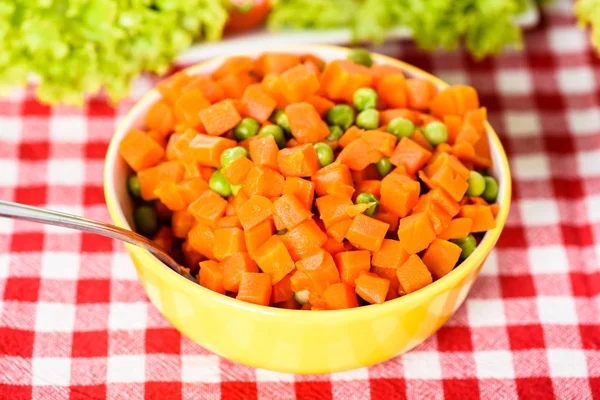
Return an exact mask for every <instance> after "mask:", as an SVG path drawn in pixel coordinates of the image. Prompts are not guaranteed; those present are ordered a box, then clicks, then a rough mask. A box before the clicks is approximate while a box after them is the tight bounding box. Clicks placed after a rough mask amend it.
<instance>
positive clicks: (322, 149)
mask: <svg viewBox="0 0 600 400" xmlns="http://www.w3.org/2000/svg"><path fill="white" fill-rule="evenodd" d="M313 147H314V148H315V150H316V152H317V157H318V158H319V164H321V167H326V166H328V165H329V164H331V163H332V162H333V150H331V147H329V145H328V144H327V143H323V142H321V143H315V144H314V145H313Z"/></svg>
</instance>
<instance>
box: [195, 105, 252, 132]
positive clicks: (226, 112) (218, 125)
mask: <svg viewBox="0 0 600 400" xmlns="http://www.w3.org/2000/svg"><path fill="white" fill-rule="evenodd" d="M199 115H200V120H201V121H202V125H204V128H205V129H206V133H208V134H209V135H211V136H219V135H222V134H224V133H225V132H227V131H228V130H230V129H233V128H234V127H235V126H236V125H237V124H238V122H240V121H241V119H242V117H241V116H240V114H239V112H238V111H237V110H236V108H235V106H234V104H233V101H232V100H231V99H227V100H222V101H220V102H218V103H215V104H213V105H212V106H210V107H207V108H204V109H202V110H201V111H200V114H199Z"/></svg>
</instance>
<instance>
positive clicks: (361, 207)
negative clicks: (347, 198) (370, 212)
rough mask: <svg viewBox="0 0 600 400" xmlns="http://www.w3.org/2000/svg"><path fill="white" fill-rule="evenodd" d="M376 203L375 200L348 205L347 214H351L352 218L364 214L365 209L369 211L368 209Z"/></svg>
mask: <svg viewBox="0 0 600 400" xmlns="http://www.w3.org/2000/svg"><path fill="white" fill-rule="evenodd" d="M374 204H375V203H374V202H373V203H359V204H353V205H351V206H348V207H346V215H347V216H349V217H350V218H354V217H356V216H357V215H359V214H362V213H364V212H365V211H367V209H368V208H369V207H371V206H372V205H374Z"/></svg>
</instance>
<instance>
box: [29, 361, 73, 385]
mask: <svg viewBox="0 0 600 400" xmlns="http://www.w3.org/2000/svg"><path fill="white" fill-rule="evenodd" d="M31 375H32V384H33V385H34V386H54V385H60V386H68V385H69V382H70V380H71V359H70V358H61V357H34V358H33V360H32V362H31Z"/></svg>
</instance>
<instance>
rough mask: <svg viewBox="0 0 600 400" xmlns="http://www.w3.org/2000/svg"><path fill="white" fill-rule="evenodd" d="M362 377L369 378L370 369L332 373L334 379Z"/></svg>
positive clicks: (358, 378)
mask: <svg viewBox="0 0 600 400" xmlns="http://www.w3.org/2000/svg"><path fill="white" fill-rule="evenodd" d="M421 354H426V355H427V354H433V353H425V352H422V353H421ZM405 360H406V359H405ZM405 362H406V361H405ZM430 362H431V363H432V364H435V360H431V361H430ZM438 364H439V358H438ZM361 379H362V380H366V379H369V370H368V369H366V368H355V369H353V370H350V371H344V372H336V373H333V374H331V380H332V381H357V380H361Z"/></svg>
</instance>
